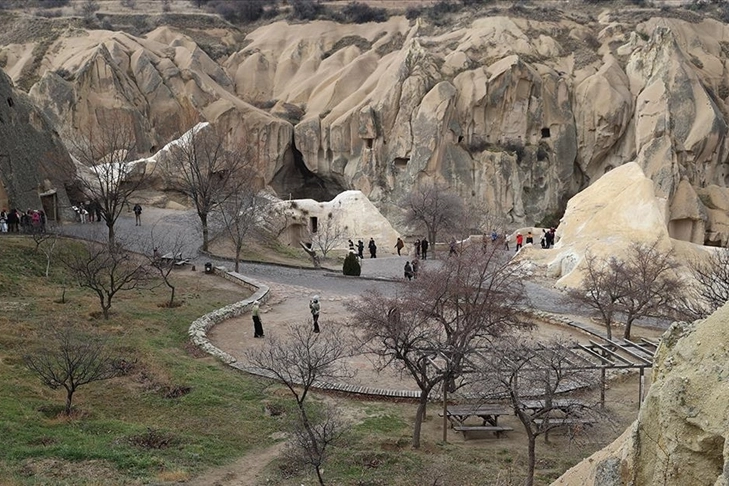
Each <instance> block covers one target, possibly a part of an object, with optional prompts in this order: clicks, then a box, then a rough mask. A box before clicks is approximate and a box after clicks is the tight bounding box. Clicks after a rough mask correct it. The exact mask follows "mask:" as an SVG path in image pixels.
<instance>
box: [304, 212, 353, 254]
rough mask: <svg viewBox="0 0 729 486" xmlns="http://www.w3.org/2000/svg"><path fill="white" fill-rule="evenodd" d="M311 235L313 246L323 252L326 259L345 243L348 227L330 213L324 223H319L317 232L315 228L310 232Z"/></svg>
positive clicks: (320, 221)
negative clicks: (331, 252)
mask: <svg viewBox="0 0 729 486" xmlns="http://www.w3.org/2000/svg"><path fill="white" fill-rule="evenodd" d="M309 235H310V237H311V242H312V245H313V246H314V247H315V248H317V249H318V250H319V251H320V252H321V255H322V257H324V258H326V257H327V254H328V253H329V252H330V251H332V250H333V249H334V248H336V247H337V246H339V245H340V244H342V242H344V241H345V238H346V236H347V227H346V226H342V224H341V223H340V222H339V218H338V217H337V216H336V215H335V214H334V213H332V212H330V213H328V214H327V216H326V218H324V221H322V220H319V221H318V223H317V227H316V231H314V229H313V228H311V229H310V230H309Z"/></svg>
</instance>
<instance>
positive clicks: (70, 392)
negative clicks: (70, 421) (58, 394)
mask: <svg viewBox="0 0 729 486" xmlns="http://www.w3.org/2000/svg"><path fill="white" fill-rule="evenodd" d="M73 392H74V390H73V389H71V388H66V416H67V417H68V416H70V415H71V401H72V400H73Z"/></svg>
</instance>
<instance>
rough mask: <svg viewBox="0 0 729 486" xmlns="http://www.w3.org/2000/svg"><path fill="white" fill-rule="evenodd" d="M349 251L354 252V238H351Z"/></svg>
mask: <svg viewBox="0 0 729 486" xmlns="http://www.w3.org/2000/svg"><path fill="white" fill-rule="evenodd" d="M349 251H351V252H352V253H354V241H352V240H349Z"/></svg>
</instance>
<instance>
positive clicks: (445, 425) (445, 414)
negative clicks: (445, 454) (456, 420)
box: [443, 382, 448, 444]
mask: <svg viewBox="0 0 729 486" xmlns="http://www.w3.org/2000/svg"><path fill="white" fill-rule="evenodd" d="M443 443H444V444H447V443H448V386H447V383H445V382H444V383H443Z"/></svg>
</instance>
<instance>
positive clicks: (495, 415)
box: [438, 404, 514, 438]
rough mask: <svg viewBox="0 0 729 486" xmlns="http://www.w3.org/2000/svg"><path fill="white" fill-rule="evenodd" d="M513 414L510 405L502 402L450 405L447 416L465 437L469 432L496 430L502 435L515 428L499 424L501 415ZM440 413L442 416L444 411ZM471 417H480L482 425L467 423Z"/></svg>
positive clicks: (456, 429) (452, 426) (495, 431)
mask: <svg viewBox="0 0 729 486" xmlns="http://www.w3.org/2000/svg"><path fill="white" fill-rule="evenodd" d="M512 414H513V411H512V410H511V409H510V408H509V407H506V406H504V405H500V404H480V405H476V404H473V405H450V406H449V407H448V408H447V409H446V417H447V418H448V421H449V422H450V423H451V428H452V429H453V430H455V431H458V432H462V433H463V436H464V438H465V437H466V434H467V433H468V432H494V433H495V434H496V437H500V436H501V434H502V433H503V432H507V431H509V430H514V429H513V428H512V427H505V426H501V425H499V416H501V415H512ZM438 415H440V416H441V417H442V416H443V412H442V411H441V412H440V413H439V414H438ZM470 417H478V418H480V419H481V421H482V423H481V425H466V423H465V422H466V420H468V419H469V418H470Z"/></svg>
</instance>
